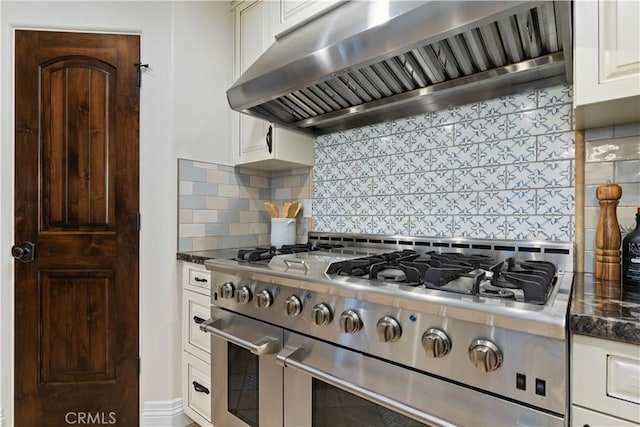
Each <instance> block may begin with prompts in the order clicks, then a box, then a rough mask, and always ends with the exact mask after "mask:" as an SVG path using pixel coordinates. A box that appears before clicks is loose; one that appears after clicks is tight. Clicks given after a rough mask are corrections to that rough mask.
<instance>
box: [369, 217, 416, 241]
mask: <svg viewBox="0 0 640 427" xmlns="http://www.w3.org/2000/svg"><path fill="white" fill-rule="evenodd" d="M371 225H372V231H373V233H374V234H383V235H400V236H407V235H409V233H410V227H409V216H408V215H397V216H374V217H373V218H372V221H371Z"/></svg>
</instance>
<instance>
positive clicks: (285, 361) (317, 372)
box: [276, 345, 456, 427]
mask: <svg viewBox="0 0 640 427" xmlns="http://www.w3.org/2000/svg"><path fill="white" fill-rule="evenodd" d="M304 354H305V349H304V347H297V346H291V345H287V346H285V347H284V348H283V349H282V350H281V351H280V352H279V353H278V354H277V355H276V362H277V363H278V365H280V366H282V367H283V368H293V369H296V370H298V371H301V372H302V373H304V374H307V375H310V376H312V377H315V378H317V379H319V380H321V381H323V382H325V383H327V384H330V385H332V386H334V387H338V388H340V389H342V390H345V391H347V392H349V393H352V394H355V395H356V396H359V397H362V398H363V399H366V400H368V401H370V402H374V403H377V404H378V405H381V406H385V407H387V408H391V409H393V410H394V411H396V412H399V413H401V414H403V415H406V416H408V417H411V418H414V419H418V420H421V421H422V422H424V423H426V424H427V425H430V426H434V427H456V424H451V423H450V422H449V421H446V420H443V419H442V418H439V417H436V416H434V415H431V414H425V413H424V412H421V411H419V410H417V409H415V408H412V407H411V406H407V405H404V404H402V403H400V402H398V401H396V400H393V399H390V398H388V397H387V396H384V395H381V394H378V393H376V392H373V391H371V390H368V389H366V388H364V387H360V386H358V385H357V384H353V383H352V382H350V381H348V380H344V379H342V378H340V377H337V376H335V375H331V374H330V373H327V372H325V371H323V370H321V369H317V368H314V367H313V366H310V365H308V364H306V363H304V362H303V361H302V360H300V359H302V358H304ZM345 354H346V353H345ZM341 356H343V355H342V354H341ZM354 362H358V361H354Z"/></svg>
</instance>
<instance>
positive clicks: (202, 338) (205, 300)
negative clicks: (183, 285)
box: [182, 290, 211, 362]
mask: <svg viewBox="0 0 640 427" xmlns="http://www.w3.org/2000/svg"><path fill="white" fill-rule="evenodd" d="M182 301H183V307H182V313H183V319H182V324H183V327H184V333H183V335H184V350H185V351H187V352H189V353H191V354H193V355H194V356H196V357H198V358H199V359H202V360H204V361H205V362H210V360H209V359H210V358H211V335H210V334H208V333H206V332H203V331H201V330H200V324H201V323H202V322H203V321H205V320H207V319H208V318H209V317H211V304H210V297H208V296H206V295H202V294H198V293H195V292H191V291H189V290H185V291H184V295H183V296H182Z"/></svg>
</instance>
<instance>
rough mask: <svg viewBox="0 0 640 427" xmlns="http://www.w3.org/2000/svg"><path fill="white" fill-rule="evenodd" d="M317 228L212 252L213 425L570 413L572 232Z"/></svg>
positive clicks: (523, 419)
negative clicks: (519, 234)
mask: <svg viewBox="0 0 640 427" xmlns="http://www.w3.org/2000/svg"><path fill="white" fill-rule="evenodd" d="M309 241H310V243H309V244H307V245H297V246H294V247H289V248H286V247H285V248H280V249H278V250H275V249H273V248H272V249H259V248H256V249H254V250H246V251H239V252H238V256H237V257H236V258H234V259H212V260H208V261H206V262H205V266H206V267H207V268H208V269H209V270H211V273H212V274H211V277H212V286H213V287H212V308H211V318H210V319H208V320H207V321H206V322H204V323H203V324H202V325H201V328H202V329H203V330H205V331H207V332H209V333H210V334H211V339H212V363H211V366H212V378H211V384H212V389H213V390H212V423H213V424H214V425H215V426H221V427H227V426H247V425H248V426H262V427H272V426H291V427H302V426H314V427H338V426H367V427H372V426H419V425H429V426H507V425H508V426H541V425H545V426H555V425H557V426H561V425H567V424H568V410H567V407H568V340H567V332H566V318H567V310H568V307H569V298H570V294H571V287H572V284H573V272H572V271H573V247H572V245H571V244H569V243H566V244H564V243H554V242H542V241H498V240H473V239H429V238H405V237H388V236H384V237H381V236H368V235H357V236H349V235H337V234H326V233H310V235H309Z"/></svg>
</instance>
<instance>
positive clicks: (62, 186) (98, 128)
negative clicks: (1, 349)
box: [15, 30, 140, 426]
mask: <svg viewBox="0 0 640 427" xmlns="http://www.w3.org/2000/svg"><path fill="white" fill-rule="evenodd" d="M15 46H16V55H15V62H16V63H15V66H16V80H15V85H16V86H15V93H16V106H15V111H16V115H15V116H16V122H15V128H16V135H15V147H16V150H15V152H16V159H15V165H16V175H15V241H16V242H22V241H31V242H33V243H35V251H34V252H35V259H34V261H32V262H29V263H22V262H16V263H15V298H16V301H15V306H16V309H15V316H16V319H15V421H16V425H17V426H22V425H24V426H36V425H37V426H49V425H51V426H58V425H67V424H69V423H70V422H71V423H81V422H80V421H82V420H84V421H88V424H103V423H105V422H106V423H108V424H117V425H122V426H133V425H138V423H139V409H138V408H139V403H138V395H139V384H138V372H137V371H138V250H139V242H138V230H137V215H138V209H139V207H138V206H139V202H138V200H139V184H138V182H139V176H138V175H139V153H138V151H139V149H138V147H139V141H138V138H139V126H138V120H139V119H138V116H139V88H138V87H137V75H136V67H135V66H134V64H135V63H137V62H140V41H139V37H138V36H129V35H107V34H83V33H62V32H48V31H22V30H19V31H16V32H15ZM85 424H86V422H85Z"/></svg>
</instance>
